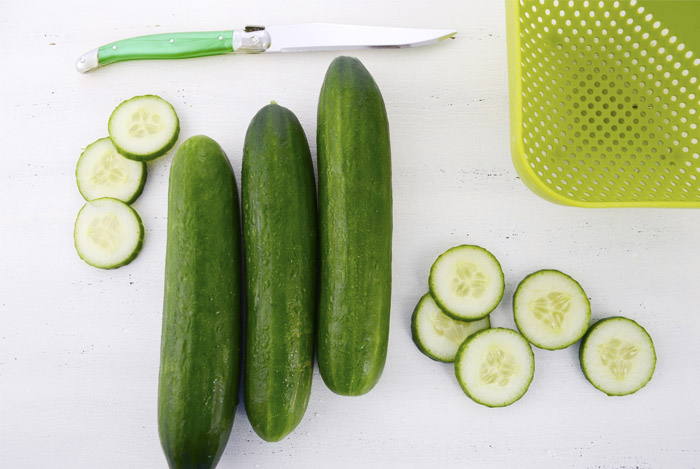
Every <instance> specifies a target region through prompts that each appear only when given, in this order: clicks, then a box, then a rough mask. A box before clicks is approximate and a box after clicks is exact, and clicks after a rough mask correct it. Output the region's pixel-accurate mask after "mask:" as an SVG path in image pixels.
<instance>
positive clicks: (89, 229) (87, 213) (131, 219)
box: [73, 197, 143, 269]
mask: <svg viewBox="0 0 700 469" xmlns="http://www.w3.org/2000/svg"><path fill="white" fill-rule="evenodd" d="M73 240H74V242H75V249H76V250H77V251H78V255H79V256H80V258H81V259H82V260H84V261H85V262H87V263H88V264H90V265H91V266H94V267H99V268H100V269H116V268H117V267H121V266H123V265H126V264H128V263H129V262H131V261H132V260H134V258H136V255H137V254H138V253H139V251H140V250H141V246H142V245H143V223H142V222H141V217H140V216H139V214H138V213H136V210H134V209H133V208H131V207H129V206H128V205H127V204H125V203H124V202H122V201H121V200H117V199H112V198H109V197H104V198H102V199H97V200H93V201H91V202H88V203H86V204H85V205H83V208H81V209H80V212H78V218H77V219H76V220H75V230H74V231H73Z"/></svg>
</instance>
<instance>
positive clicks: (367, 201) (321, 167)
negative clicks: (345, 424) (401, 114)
mask: <svg viewBox="0 0 700 469" xmlns="http://www.w3.org/2000/svg"><path fill="white" fill-rule="evenodd" d="M317 147H318V205H319V237H320V246H321V250H320V259H321V280H320V292H319V320H318V342H317V347H318V355H317V356H318V365H319V370H320V372H321V377H322V378H323V381H324V382H325V383H326V385H327V386H328V387H329V388H330V389H331V390H332V391H334V392H336V393H338V394H343V395H360V394H364V393H366V392H368V391H369V390H370V389H372V388H373V387H374V385H375V384H376V383H377V381H378V380H379V377H380V376H381V373H382V370H383V369H384V363H385V361H386V353H387V343H388V335H389V309H390V307H391V234H392V212H391V210H392V208H391V205H392V200H391V151H390V146H389V123H388V120H387V115H386V109H385V107H384V100H383V99H382V95H381V93H380V91H379V88H378V87H377V84H376V83H375V81H374V79H373V78H372V76H371V75H370V73H369V72H368V71H367V69H366V68H365V67H364V66H363V65H362V63H361V62H360V61H359V60H357V59H354V58H351V57H338V58H337V59H335V60H334V61H333V63H331V65H330V67H329V68H328V71H327V73H326V77H325V79H324V82H323V87H322V89H321V96H320V98H319V103H318V126H317Z"/></svg>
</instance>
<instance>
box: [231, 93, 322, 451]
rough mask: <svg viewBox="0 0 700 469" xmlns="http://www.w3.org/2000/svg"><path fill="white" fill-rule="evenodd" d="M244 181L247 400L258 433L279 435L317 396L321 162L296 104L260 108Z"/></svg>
mask: <svg viewBox="0 0 700 469" xmlns="http://www.w3.org/2000/svg"><path fill="white" fill-rule="evenodd" d="M241 181H242V182H241V199H242V205H243V245H244V247H245V266H246V301H247V309H246V312H247V316H246V353H245V375H244V402H245V408H246V413H247V415H248V420H250V423H251V425H252V426H253V429H254V430H255V432H256V433H257V434H258V435H260V437H261V438H263V439H264V440H267V441H279V440H281V439H282V438H284V437H285V436H286V435H287V434H289V433H290V432H291V431H292V430H293V429H294V428H295V427H296V426H297V425H298V424H299V422H300V421H301V419H302V417H303V416H304V412H305V411H306V407H307V405H308V402H309V395H310V393H311V376H312V374H313V358H314V321H315V316H316V288H317V286H316V277H317V273H318V263H317V257H318V256H317V252H318V244H317V243H318V241H317V237H318V234H317V232H318V226H317V222H316V186H315V183H314V169H313V165H312V162H311V152H310V151H309V144H308V142H307V140H306V135H305V134H304V130H303V129H302V127H301V124H300V123H299V120H297V118H296V116H295V115H294V114H293V113H292V112H291V111H290V110H288V109H286V108H284V107H281V106H278V105H277V104H270V105H268V106H265V107H264V108H262V109H261V110H260V111H259V112H258V113H257V114H256V115H255V117H254V118H253V120H252V122H251V123H250V126H249V127H248V132H247V133H246V137H245V144H244V148H243V170H242V172H241Z"/></svg>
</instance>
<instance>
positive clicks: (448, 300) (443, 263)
mask: <svg viewBox="0 0 700 469" xmlns="http://www.w3.org/2000/svg"><path fill="white" fill-rule="evenodd" d="M428 283H429V286H430V294H431V295H432V296H433V299H435V302H436V303H437V304H438V306H439V307H440V309H442V310H443V312H444V313H445V314H447V315H448V316H450V317H451V318H452V319H455V320H457V321H476V320H478V319H481V318H484V317H486V316H487V315H488V314H489V313H491V311H493V310H494V309H496V306H498V303H500V302H501V298H503V292H504V290H505V281H504V279H503V270H502V269H501V264H499V262H498V260H497V259H496V258H495V257H494V255H493V254H491V253H490V252H489V251H487V250H486V249H484V248H482V247H480V246H473V245H466V244H465V245H462V246H455V247H453V248H451V249H448V250H447V251H445V252H444V253H442V254H441V255H440V256H439V257H438V258H437V259H436V260H435V262H434V263H433V266H432V267H431V268H430V278H429V280H428Z"/></svg>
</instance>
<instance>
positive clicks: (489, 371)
mask: <svg viewBox="0 0 700 469" xmlns="http://www.w3.org/2000/svg"><path fill="white" fill-rule="evenodd" d="M455 374H456V375H457V381H459V385H460V386H461V387H462V390H464V392H465V393H466V394H467V396H469V397H471V398H472V399H473V400H474V401H475V402H478V403H479V404H482V405H485V406H487V407H505V406H507V405H510V404H512V403H513V402H515V401H517V400H518V399H520V398H521V397H523V395H524V394H525V392H526V391H527V389H528V388H529V387H530V383H531V382H532V377H533V376H534V374H535V355H534V354H533V353H532V347H530V344H529V343H528V341H527V340H525V338H524V337H523V336H522V335H520V334H518V333H517V332H515V331H513V330H510V329H503V328H495V329H486V330H483V331H479V332H477V333H476V334H474V335H472V336H471V337H469V338H468V339H467V340H465V341H464V343H463V344H462V346H461V347H460V348H459V350H458V351H457V357H456V360H455Z"/></svg>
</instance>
